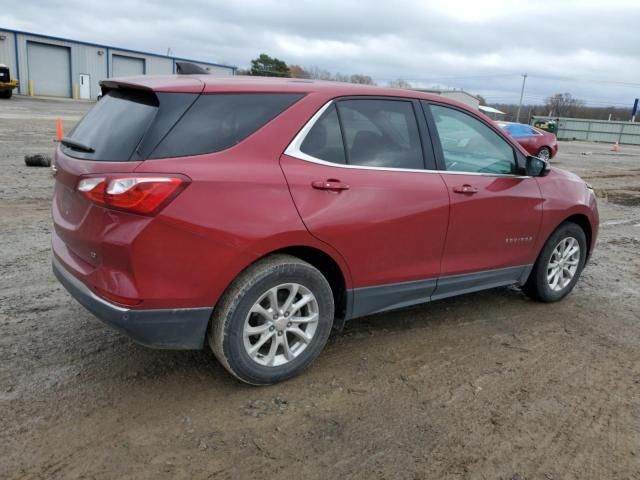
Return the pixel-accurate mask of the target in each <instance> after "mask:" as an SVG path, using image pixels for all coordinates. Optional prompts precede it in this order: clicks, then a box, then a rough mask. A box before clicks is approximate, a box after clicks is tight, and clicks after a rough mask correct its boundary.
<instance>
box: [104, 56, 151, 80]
mask: <svg viewBox="0 0 640 480" xmlns="http://www.w3.org/2000/svg"><path fill="white" fill-rule="evenodd" d="M112 71H113V75H112V76H113V77H130V76H131V75H144V58H135V57H125V56H124V55H114V56H113V70H112Z"/></svg>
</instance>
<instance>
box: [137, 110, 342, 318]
mask: <svg viewBox="0 0 640 480" xmlns="http://www.w3.org/2000/svg"><path fill="white" fill-rule="evenodd" d="M306 100H307V99H306V98H304V99H302V100H300V101H299V102H298V103H296V104H294V105H293V106H292V107H291V108H290V109H288V110H287V111H285V112H284V113H282V114H281V115H280V116H278V117H276V119H274V120H273V121H271V122H270V123H269V124H267V125H266V126H264V127H263V128H261V129H260V130H258V131H257V132H255V133H254V134H252V135H250V136H249V137H248V138H247V139H245V140H244V141H243V142H241V143H240V144H238V145H236V146H234V147H231V148H229V149H227V150H224V151H222V152H217V153H213V154H206V155H198V156H192V157H183V158H179V159H163V160H147V161H145V162H142V163H141V164H140V165H139V167H138V168H137V170H136V172H138V173H181V174H184V175H187V176H188V177H189V178H191V179H192V183H191V184H190V185H189V186H188V187H187V188H186V189H185V190H184V191H183V192H182V193H181V194H180V195H179V196H178V197H177V198H176V199H175V200H174V201H173V202H172V203H170V204H169V205H168V206H167V207H166V208H165V209H164V210H163V211H162V212H161V214H160V215H159V216H158V217H157V219H156V221H154V222H152V223H151V224H149V225H148V226H147V228H146V229H145V230H144V231H143V232H142V233H141V234H140V235H139V237H138V238H137V239H136V243H137V244H139V245H140V248H136V247H134V254H133V255H132V256H131V258H132V261H133V263H134V265H133V270H134V271H140V272H145V279H144V280H142V282H143V283H144V282H148V283H149V284H148V285H147V287H146V288H144V290H145V291H149V292H153V296H154V298H152V299H149V300H148V301H145V306H146V308H151V306H152V305H153V304H154V303H157V305H153V306H157V307H160V306H161V305H160V303H161V302H162V299H163V298H167V296H170V298H172V299H173V300H172V304H173V305H175V306H187V305H181V303H183V302H187V300H186V299H187V298H188V297H190V299H189V300H188V303H189V305H188V306H211V305H214V304H215V303H216V302H217V300H218V298H219V297H220V295H221V294H222V293H223V292H224V290H225V289H226V288H227V287H228V285H229V284H230V283H231V282H232V281H233V279H234V278H235V277H236V276H237V275H238V274H239V273H240V272H241V271H242V270H244V269H245V268H246V267H247V266H248V265H250V264H251V263H253V262H254V261H256V260H257V259H259V258H261V257H263V256H265V255H267V254H269V253H271V252H273V251H276V250H280V249H283V248H287V247H293V246H308V247H312V248H316V249H318V250H321V251H323V252H324V253H326V254H328V255H329V256H330V257H332V258H333V259H334V261H336V263H337V264H338V265H339V266H340V268H341V270H342V273H343V275H344V277H345V282H346V286H347V288H350V287H351V276H350V273H349V270H348V268H347V265H346V263H345V262H344V260H343V259H342V257H341V256H340V254H339V253H338V252H337V251H335V250H334V249H333V248H332V247H330V246H329V245H327V244H326V243H323V242H322V241H320V240H318V239H316V238H315V237H313V236H312V235H311V234H310V233H309V232H308V231H307V229H306V227H305V226H304V224H303V222H302V220H301V219H300V216H299V214H298V211H297V210H296V208H295V205H294V203H293V200H292V198H291V193H290V191H289V187H288V185H287V182H286V180H285V177H284V173H283V172H282V170H281V168H280V165H279V161H278V160H279V157H280V155H281V154H282V152H283V151H284V149H285V148H286V146H287V145H288V143H289V142H290V140H291V139H292V138H293V137H294V136H295V134H296V133H297V131H298V130H299V128H301V127H302V125H303V124H304V122H305V121H306V120H307V119H308V118H309V117H310V116H311V115H313V113H314V112H315V111H316V110H317V108H319V106H320V105H321V104H322V103H323V101H324V100H323V99H322V98H320V99H318V101H317V102H316V101H313V99H311V100H312V101H311V102H308V101H306ZM186 271H188V274H187V272H186ZM166 279H172V280H171V281H167V280H166ZM178 279H181V280H178ZM176 292H178V294H177V295H176ZM189 292H190V293H189ZM181 298H182V299H183V300H182V301H181Z"/></svg>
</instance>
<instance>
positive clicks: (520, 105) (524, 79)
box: [516, 73, 527, 123]
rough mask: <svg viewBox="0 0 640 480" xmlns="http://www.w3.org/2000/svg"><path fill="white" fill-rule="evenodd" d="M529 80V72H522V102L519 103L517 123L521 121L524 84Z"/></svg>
mask: <svg viewBox="0 0 640 480" xmlns="http://www.w3.org/2000/svg"><path fill="white" fill-rule="evenodd" d="M526 81H527V74H526V73H523V74H522V90H520V104H519V105H518V113H516V123H518V122H519V121H520V109H521V108H522V97H524V84H525V82H526Z"/></svg>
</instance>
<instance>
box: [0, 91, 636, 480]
mask: <svg viewBox="0 0 640 480" xmlns="http://www.w3.org/2000/svg"><path fill="white" fill-rule="evenodd" d="M90 106H91V104H89V103H82V102H73V101H56V100H35V99H26V98H20V97H14V99H12V100H10V101H0V147H1V148H0V166H1V168H2V172H3V174H2V181H1V182H0V240H1V241H0V272H1V276H0V328H1V332H2V334H1V335H0V478H16V479H18V478H20V479H24V478H27V479H29V478H47V479H57V478H153V479H157V478H212V479H213V478H215V479H226V478H229V479H240V478H258V477H259V478H269V477H272V476H279V477H281V478H294V477H295V478H305V479H313V478H323V479H328V478H362V479H371V478H386V479H411V480H414V479H426V478H434V479H507V480H516V479H519V480H524V479H640V148H633V147H629V146H624V145H623V146H622V147H621V151H620V152H618V153H613V152H611V151H610V146H609V145H602V144H591V143H582V142H563V143H561V145H560V154H559V156H558V158H557V159H556V160H555V162H554V163H555V164H556V165H559V166H561V167H564V168H568V169H570V170H573V171H575V172H576V173H578V174H579V175H581V176H582V177H583V178H585V179H587V180H588V181H589V182H591V183H592V184H593V186H594V187H595V189H596V190H597V192H598V194H599V196H600V197H601V200H600V211H601V222H602V224H601V233H600V238H599V241H598V246H597V247H596V251H595V254H594V257H593V260H592V262H591V263H590V265H589V266H588V267H587V269H586V270H585V272H584V273H583V277H582V280H581V281H580V282H579V283H578V285H577V288H576V290H575V291H574V293H573V294H572V295H570V296H569V297H568V298H566V299H565V300H564V301H562V302H560V303H557V304H552V305H542V304H538V303H534V302H531V301H529V300H528V299H527V298H526V297H525V296H524V295H523V294H522V293H520V292H519V291H518V290H517V289H515V288H501V289H495V290H491V291H488V292H483V293H478V294H471V295H467V296H464V297H459V298H455V299H450V300H445V301H440V302H436V303H432V304H429V305H425V306H420V307H417V308H412V309H408V310H403V311H398V312H393V313H388V314H381V315H377V316H372V317H367V318H363V319H359V320H356V321H353V322H351V323H350V324H348V326H347V328H346V330H345V332H343V333H342V334H339V335H334V336H333V337H332V339H331V340H330V342H329V345H328V346H327V348H326V350H325V351H324V353H323V354H322V355H321V357H320V359H319V360H318V361H317V362H316V363H315V364H314V365H313V366H312V367H311V368H310V369H309V370H307V371H306V373H304V374H303V375H302V376H300V377H298V378H296V379H294V380H292V381H289V382H287V383H285V384H282V385H277V386H273V387H266V388H253V387H248V386H245V385H242V384H240V383H238V382H237V381H235V380H233V379H232V378H231V377H230V376H229V375H228V374H227V373H226V372H225V371H224V370H223V368H222V367H221V366H220V365H218V363H217V362H216V360H215V359H214V358H213V356H212V354H211V353H210V352H208V351H202V352H171V351H156V350H150V349H147V348H144V347H141V346H138V345H136V344H134V343H133V342H131V341H130V340H128V339H127V338H125V337H123V336H121V335H119V334H118V333H116V332H114V331H112V330H110V329H109V328H108V327H106V326H104V325H102V324H101V323H99V322H98V321H97V320H96V319H95V318H93V317H92V315H91V314H89V313H87V312H86V311H85V310H84V309H83V308H82V307H80V305H79V304H77V303H76V302H75V301H74V300H72V299H71V297H70V296H69V295H68V294H67V293H66V292H65V291H64V290H63V289H62V287H60V286H59V285H58V283H57V282H56V281H55V280H54V277H53V275H52V273H51V268H50V251H49V235H50V231H51V221H50V216H49V203H50V197H51V192H52V185H53V180H52V177H51V175H50V172H49V170H48V169H47V168H28V167H26V166H25V165H24V161H23V156H24V155H25V154H32V153H52V151H53V148H54V144H53V142H52V138H53V136H54V133H55V118H56V117H58V116H60V117H63V119H64V125H65V130H66V131H68V129H69V128H70V127H71V126H72V125H73V124H74V123H75V121H77V119H79V117H80V116H81V115H82V113H83V112H85V111H86V110H87V109H88V108H89V107H90Z"/></svg>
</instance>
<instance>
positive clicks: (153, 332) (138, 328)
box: [53, 257, 213, 350]
mask: <svg viewBox="0 0 640 480" xmlns="http://www.w3.org/2000/svg"><path fill="white" fill-rule="evenodd" d="M53 273H54V274H55V276H56V278H57V279H58V280H59V281H60V283H61V284H62V285H63V286H64V288H66V289H67V291H68V292H69V293H70V294H71V295H72V296H73V297H74V298H75V299H76V300H77V301H78V302H79V303H80V304H82V305H83V306H84V307H85V308H86V309H87V310H89V311H90V312H91V313H93V314H94V315H95V316H96V317H97V318H98V319H99V320H101V321H102V322H104V323H106V324H107V325H109V326H111V327H113V328H115V329H116V330H118V331H120V332H122V333H124V334H125V335H127V336H128V337H130V338H131V339H132V340H134V341H136V342H138V343H140V344H142V345H145V346H147V347H153V348H166V349H176V350H200V349H202V348H203V347H204V341H205V335H206V331H207V325H208V323H209V318H210V317H211V312H212V311H213V308H209V307H205V308H176V309H154V310H135V309H129V308H124V307H120V306H118V305H114V304H112V303H110V302H108V301H106V300H104V299H102V298H100V297H99V296H98V295H96V294H95V293H93V292H92V291H91V290H90V289H89V288H88V287H87V286H86V285H85V284H84V283H82V282H81V281H80V280H78V279H77V278H76V277H75V276H73V275H72V274H71V273H70V272H69V271H68V270H67V269H66V268H65V267H64V266H63V265H62V264H61V263H60V261H58V260H57V259H56V258H55V257H54V259H53Z"/></svg>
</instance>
